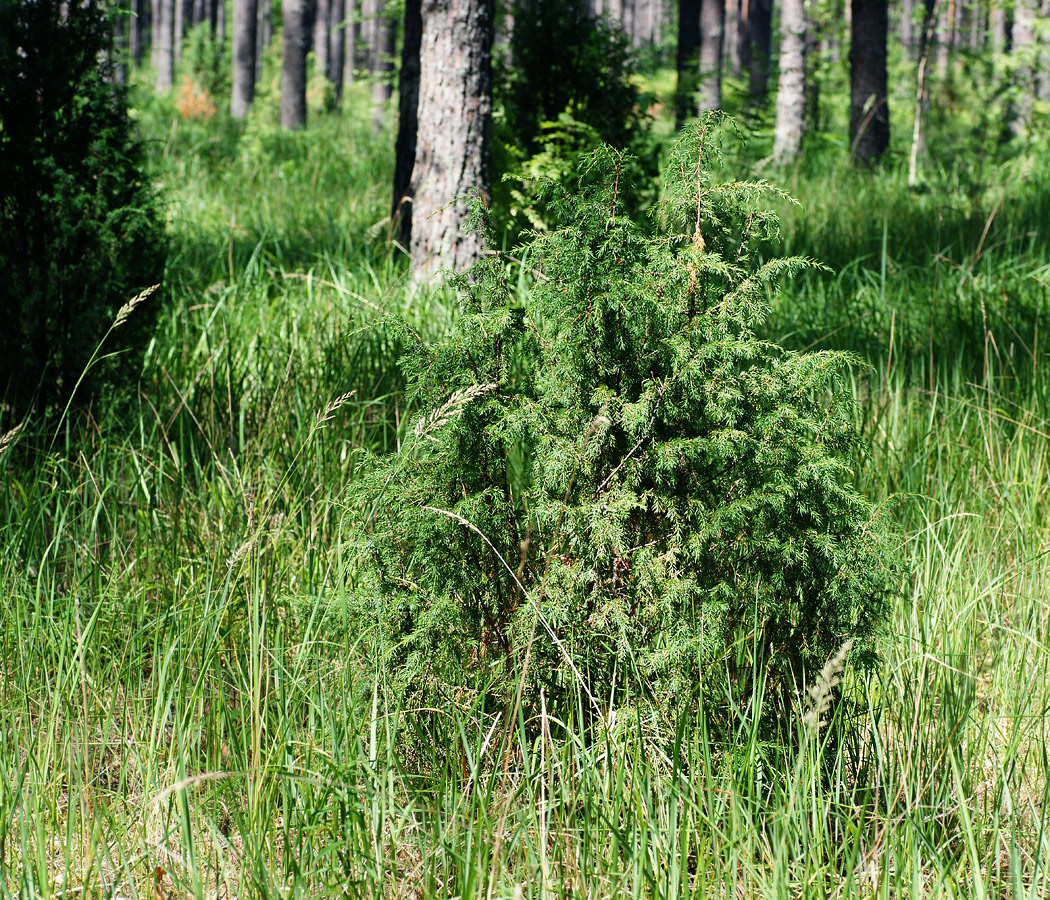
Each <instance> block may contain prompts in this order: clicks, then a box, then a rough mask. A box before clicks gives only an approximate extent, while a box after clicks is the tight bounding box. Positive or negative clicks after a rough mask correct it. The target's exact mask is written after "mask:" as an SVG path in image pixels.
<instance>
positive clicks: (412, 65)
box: [391, 0, 423, 249]
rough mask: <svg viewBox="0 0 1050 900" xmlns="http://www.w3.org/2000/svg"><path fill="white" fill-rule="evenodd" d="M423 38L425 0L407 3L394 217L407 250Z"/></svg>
mask: <svg viewBox="0 0 1050 900" xmlns="http://www.w3.org/2000/svg"><path fill="white" fill-rule="evenodd" d="M422 35H423V19H422V14H421V0H405V21H404V32H403V35H402V41H401V73H400V79H399V81H398V101H399V110H398V126H397V142H396V144H395V147H394V204H393V207H392V209H391V217H392V219H393V222H394V230H395V233H396V234H397V236H398V237H399V238H400V240H401V246H402V247H404V248H406V249H407V248H408V247H410V246H411V243H412V207H411V204H412V193H413V190H414V188H413V181H412V170H413V167H414V166H415V164H416V135H417V133H418V130H419V48H420V41H421V39H422Z"/></svg>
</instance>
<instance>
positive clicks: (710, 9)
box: [697, 0, 726, 110]
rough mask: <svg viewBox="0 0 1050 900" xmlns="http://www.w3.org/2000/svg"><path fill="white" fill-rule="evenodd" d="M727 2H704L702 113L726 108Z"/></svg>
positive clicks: (700, 104)
mask: <svg viewBox="0 0 1050 900" xmlns="http://www.w3.org/2000/svg"><path fill="white" fill-rule="evenodd" d="M725 17H726V7H725V0H700V91H699V97H698V102H697V106H698V107H699V109H702V110H703V109H721V108H722V36H723V31H724V29H725Z"/></svg>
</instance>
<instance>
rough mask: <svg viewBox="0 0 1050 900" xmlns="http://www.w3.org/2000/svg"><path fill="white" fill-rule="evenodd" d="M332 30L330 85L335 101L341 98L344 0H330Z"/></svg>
mask: <svg viewBox="0 0 1050 900" xmlns="http://www.w3.org/2000/svg"><path fill="white" fill-rule="evenodd" d="M331 3H332V7H331V21H332V30H331V34H330V38H329V49H330V51H331V54H332V57H331V59H330V60H329V66H328V67H329V70H330V71H331V76H330V77H331V79H332V86H333V87H334V88H335V99H336V102H337V103H339V102H342V99H343V65H344V59H345V57H344V54H345V53H346V25H345V23H346V5H347V4H346V0H331Z"/></svg>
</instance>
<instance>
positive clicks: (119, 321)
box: [113, 284, 160, 328]
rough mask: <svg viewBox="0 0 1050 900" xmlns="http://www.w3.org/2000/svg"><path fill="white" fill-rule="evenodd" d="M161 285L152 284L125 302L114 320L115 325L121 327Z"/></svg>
mask: <svg viewBox="0 0 1050 900" xmlns="http://www.w3.org/2000/svg"><path fill="white" fill-rule="evenodd" d="M159 287H160V285H159V284H153V285H150V286H149V287H148V288H146V289H145V290H144V291H142V292H140V293H138V294H136V295H135V296H134V297H132V298H131V299H130V300H129V301H128V302H127V303H125V304H124V305H123V306H122V307H121V308H120V310H119V311H118V312H117V317H116V318H115V319H114V320H113V327H114V328H120V326H121V325H123V324H124V323H125V322H126V321H127V320H128V318H129V317H130V316H131V314H132V313H133V312H134V311H135V310H136V309H138V307H139V306H141V305H142V304H143V303H145V302H146V301H147V300H148V299H149V298H150V296H151V295H152V294H153V293H154V292H155V291H156V290H157V288H159Z"/></svg>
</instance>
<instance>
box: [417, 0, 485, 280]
mask: <svg viewBox="0 0 1050 900" xmlns="http://www.w3.org/2000/svg"><path fill="white" fill-rule="evenodd" d="M421 13H422V25H423V29H422V35H421V38H420V51H419V85H420V88H419V127H418V131H417V137H416V161H415V166H414V168H413V182H414V184H415V200H414V202H413V206H412V226H411V227H412V247H411V251H412V269H413V272H414V277H416V278H417V279H418V278H426V277H428V276H429V275H431V274H432V273H434V272H435V271H436V269H438V268H443V267H444V268H450V269H453V270H456V271H461V270H463V269H465V268H466V267H467V266H469V265H470V264H471V263H473V262H474V261H475V260H476V259H477V258H478V257H479V256H480V255H481V252H482V249H483V242H482V238H481V236H480V235H478V234H474V233H470V232H469V230H468V228H467V219H468V213H467V209H466V206H465V204H464V203H462V202H460V203H455V204H452V203H451V201H453V200H455V199H456V198H458V197H462V196H463V195H465V194H467V193H468V192H470V191H472V190H476V191H480V192H481V193H482V194H483V195H485V194H487V192H488V189H489V168H488V166H489V159H488V156H489V138H490V132H491V124H492V38H493V19H494V8H493V0H424V2H423V3H422V5H421Z"/></svg>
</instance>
